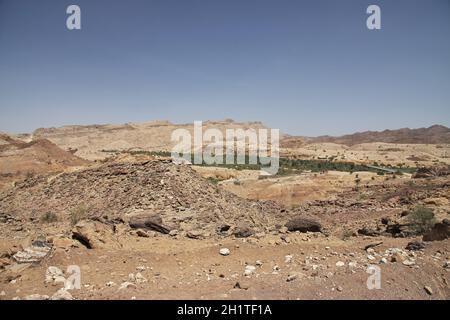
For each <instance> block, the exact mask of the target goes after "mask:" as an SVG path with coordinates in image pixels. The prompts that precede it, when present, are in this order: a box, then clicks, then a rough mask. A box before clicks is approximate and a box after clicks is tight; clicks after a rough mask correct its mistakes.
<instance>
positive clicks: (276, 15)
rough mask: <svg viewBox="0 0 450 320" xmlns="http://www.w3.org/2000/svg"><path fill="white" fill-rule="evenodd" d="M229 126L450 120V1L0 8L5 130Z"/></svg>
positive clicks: (241, 0) (293, 130)
mask: <svg viewBox="0 0 450 320" xmlns="http://www.w3.org/2000/svg"><path fill="white" fill-rule="evenodd" d="M70 4H77V5H79V6H80V7H81V18H82V29H81V30H75V31H69V30H67V28H66V23H65V22H66V18H67V14H66V12H65V11H66V8H67V6H68V5H70ZM370 4H377V5H379V6H380V7H381V13H382V29H381V30H379V31H370V30H368V29H367V28H366V18H367V14H366V8H367V7H368V6H369V5H370ZM223 118H233V119H235V120H243V121H247V120H248V121H253V120H260V121H263V122H264V123H265V124H267V125H269V126H271V127H275V128H280V129H281V130H282V131H283V132H287V133H290V134H299V135H310V136H314V135H322V134H332V135H339V134H345V133H351V132H355V131H364V130H383V129H387V128H390V129H395V128H400V127H423V126H430V125H432V124H443V125H447V126H450V1H448V0H395V1H394V0H391V1H377V0H371V1H365V0H341V1H336V0H305V1H301V0H226V1H225V0H178V1H174V0H154V1H148V0H147V1H144V0H142V1H140V0H128V1H106V0H72V1H63V0H55V1H49V0H40V1H35V0H29V1H26V0H0V131H7V132H30V131H32V130H34V129H36V128H39V127H51V126H61V125H66V124H93V123H97V124H99V123H126V122H142V121H149V120H157V119H158V120H170V121H172V122H176V123H180V122H181V123H186V122H193V121H194V120H208V119H223Z"/></svg>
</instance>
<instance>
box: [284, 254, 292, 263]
mask: <svg viewBox="0 0 450 320" xmlns="http://www.w3.org/2000/svg"><path fill="white" fill-rule="evenodd" d="M292 258H293V256H292V255H287V256H285V257H284V263H291V261H292Z"/></svg>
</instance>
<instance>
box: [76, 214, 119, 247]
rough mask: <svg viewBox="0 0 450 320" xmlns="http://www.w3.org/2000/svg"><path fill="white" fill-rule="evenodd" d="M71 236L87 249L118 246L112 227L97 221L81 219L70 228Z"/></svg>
mask: <svg viewBox="0 0 450 320" xmlns="http://www.w3.org/2000/svg"><path fill="white" fill-rule="evenodd" d="M72 237H73V238H74V239H76V240H78V241H79V242H81V243H82V244H83V245H84V246H85V247H86V248H88V249H97V248H120V247H121V245H120V243H119V242H118V240H117V237H116V236H115V235H114V227H113V226H111V225H108V224H104V223H101V222H99V221H88V220H82V221H80V222H78V223H77V224H76V225H75V227H74V228H73V229H72Z"/></svg>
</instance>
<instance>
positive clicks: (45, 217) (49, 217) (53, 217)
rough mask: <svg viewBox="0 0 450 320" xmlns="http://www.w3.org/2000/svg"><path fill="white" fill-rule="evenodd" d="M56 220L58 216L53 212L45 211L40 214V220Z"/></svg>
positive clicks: (46, 221)
mask: <svg viewBox="0 0 450 320" xmlns="http://www.w3.org/2000/svg"><path fill="white" fill-rule="evenodd" d="M56 221H58V216H57V215H56V214H55V213H53V212H50V211H49V212H46V213H44V214H43V215H42V216H41V222H43V223H52V222H56Z"/></svg>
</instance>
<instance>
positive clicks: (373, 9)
mask: <svg viewBox="0 0 450 320" xmlns="http://www.w3.org/2000/svg"><path fill="white" fill-rule="evenodd" d="M366 13H367V14H369V15H370V16H369V17H368V18H367V20H366V26H367V29H369V30H380V29H381V9H380V7H379V6H378V5H375V4H372V5H370V6H368V7H367V10H366ZM66 14H68V15H69V16H68V17H67V19H66V27H67V29H69V30H81V8H80V6H78V5H76V4H71V5H70V6H68V7H67V9H66Z"/></svg>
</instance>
